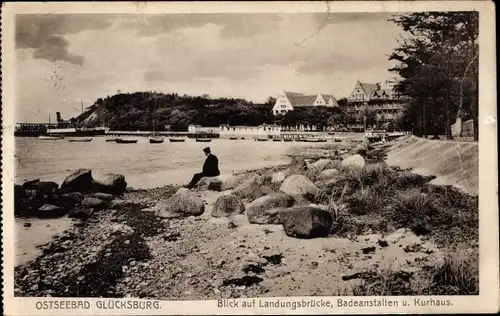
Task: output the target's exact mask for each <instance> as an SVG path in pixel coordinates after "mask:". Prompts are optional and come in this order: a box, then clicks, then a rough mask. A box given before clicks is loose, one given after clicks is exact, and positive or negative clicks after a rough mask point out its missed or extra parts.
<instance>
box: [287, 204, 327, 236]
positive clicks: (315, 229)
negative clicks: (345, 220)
mask: <svg viewBox="0 0 500 316" xmlns="http://www.w3.org/2000/svg"><path fill="white" fill-rule="evenodd" d="M279 217H280V221H281V222H282V224H283V228H284V229H285V233H286V235H287V236H289V237H296V238H316V237H326V236H328V234H329V233H330V229H331V227H332V224H333V219H332V216H331V215H330V213H328V212H327V211H324V210H322V209H320V208H317V207H314V206H296V207H292V208H289V209H288V210H286V211H284V212H280V214H279Z"/></svg>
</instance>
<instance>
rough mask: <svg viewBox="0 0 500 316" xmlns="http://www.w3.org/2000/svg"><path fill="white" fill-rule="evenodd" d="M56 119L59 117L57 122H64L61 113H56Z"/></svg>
mask: <svg viewBox="0 0 500 316" xmlns="http://www.w3.org/2000/svg"><path fill="white" fill-rule="evenodd" d="M56 117H57V121H58V122H60V121H62V119H61V112H56Z"/></svg>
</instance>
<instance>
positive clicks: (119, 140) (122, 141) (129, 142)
mask: <svg viewBox="0 0 500 316" xmlns="http://www.w3.org/2000/svg"><path fill="white" fill-rule="evenodd" d="M116 143H117V144H135V143H137V139H123V138H118V139H117V140H116Z"/></svg>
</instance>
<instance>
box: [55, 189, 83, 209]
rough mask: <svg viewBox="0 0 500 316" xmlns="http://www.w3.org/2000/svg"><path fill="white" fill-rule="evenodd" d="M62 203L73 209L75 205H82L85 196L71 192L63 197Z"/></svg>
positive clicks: (61, 198)
mask: <svg viewBox="0 0 500 316" xmlns="http://www.w3.org/2000/svg"><path fill="white" fill-rule="evenodd" d="M60 201H61V203H62V204H63V205H65V206H66V207H73V206H75V205H80V204H81V203H82V201H83V194H81V193H80V192H70V193H66V194H63V195H61V197H60Z"/></svg>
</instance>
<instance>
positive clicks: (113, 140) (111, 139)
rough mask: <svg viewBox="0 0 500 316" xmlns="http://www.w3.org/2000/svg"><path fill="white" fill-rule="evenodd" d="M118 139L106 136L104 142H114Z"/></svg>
mask: <svg viewBox="0 0 500 316" xmlns="http://www.w3.org/2000/svg"><path fill="white" fill-rule="evenodd" d="M117 140H118V138H106V142H113V143H115V142H116V141H117Z"/></svg>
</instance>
